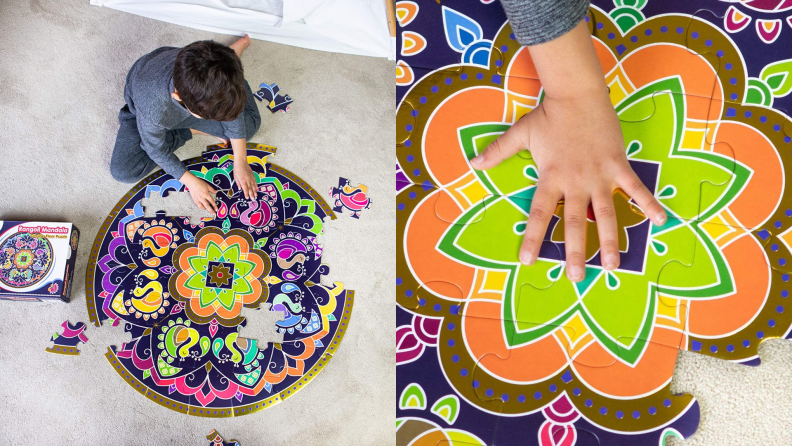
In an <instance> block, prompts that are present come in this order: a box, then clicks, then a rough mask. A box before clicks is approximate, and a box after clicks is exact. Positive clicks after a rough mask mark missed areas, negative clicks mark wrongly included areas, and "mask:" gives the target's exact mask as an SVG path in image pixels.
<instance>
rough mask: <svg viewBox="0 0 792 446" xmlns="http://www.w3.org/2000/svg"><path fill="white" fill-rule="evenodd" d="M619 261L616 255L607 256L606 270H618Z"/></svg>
mask: <svg viewBox="0 0 792 446" xmlns="http://www.w3.org/2000/svg"><path fill="white" fill-rule="evenodd" d="M618 261H619V259H618V257H616V255H615V254H608V255H606V256H605V269H608V270H612V269H616V262H618Z"/></svg>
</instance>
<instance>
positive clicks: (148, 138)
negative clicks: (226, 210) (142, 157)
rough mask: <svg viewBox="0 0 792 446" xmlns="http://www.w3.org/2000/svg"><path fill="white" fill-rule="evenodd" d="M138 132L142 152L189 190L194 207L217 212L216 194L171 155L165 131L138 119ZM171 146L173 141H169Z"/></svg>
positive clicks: (171, 151) (177, 158)
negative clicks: (214, 195)
mask: <svg viewBox="0 0 792 446" xmlns="http://www.w3.org/2000/svg"><path fill="white" fill-rule="evenodd" d="M137 124H138V132H139V133H140V146H141V148H142V149H143V151H145V152H146V154H147V155H148V156H149V158H151V159H152V161H154V162H155V163H157V165H158V166H160V167H161V168H162V170H164V171H165V173H167V174H169V175H170V176H172V177H173V178H178V179H179V181H181V182H182V184H184V185H185V186H187V189H189V190H190V197H191V198H192V199H193V202H194V203H195V205H196V206H198V207H199V208H201V209H205V210H207V211H208V210H211V211H213V212H217V204H216V203H215V200H214V197H213V196H212V194H214V193H217V191H215V189H214V188H213V187H212V186H210V185H209V184H208V183H206V182H205V181H203V180H200V179H198V177H196V176H195V175H193V174H191V173H190V171H188V170H187V167H185V166H184V163H182V162H181V161H180V160H179V157H177V156H176V155H174V154H173V150H172V147H168V143H169V141H168V138H167V136H166V135H167V132H168V130H167V129H164V128H162V127H160V126H158V125H155V124H152V123H149V122H148V121H146V120H145V119H143V118H140V117H139V118H138V121H137ZM170 143H171V144H173V141H170Z"/></svg>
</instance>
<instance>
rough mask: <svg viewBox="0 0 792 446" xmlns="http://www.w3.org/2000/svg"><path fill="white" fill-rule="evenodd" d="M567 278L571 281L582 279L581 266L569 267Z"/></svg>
mask: <svg viewBox="0 0 792 446" xmlns="http://www.w3.org/2000/svg"><path fill="white" fill-rule="evenodd" d="M569 278H570V279H571V280H572V281H573V282H579V281H581V280H583V268H581V267H579V266H573V267H571V268H569Z"/></svg>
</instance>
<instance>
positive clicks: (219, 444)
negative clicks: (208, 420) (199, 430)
mask: <svg viewBox="0 0 792 446" xmlns="http://www.w3.org/2000/svg"><path fill="white" fill-rule="evenodd" d="M206 439H207V440H209V446H240V443H239V442H238V441H236V440H234V439H233V438H232V439H231V440H228V441H225V440H224V439H223V437H222V436H221V435H220V434H219V433H218V432H217V431H216V430H214V429H212V432H209V435H207V436H206Z"/></svg>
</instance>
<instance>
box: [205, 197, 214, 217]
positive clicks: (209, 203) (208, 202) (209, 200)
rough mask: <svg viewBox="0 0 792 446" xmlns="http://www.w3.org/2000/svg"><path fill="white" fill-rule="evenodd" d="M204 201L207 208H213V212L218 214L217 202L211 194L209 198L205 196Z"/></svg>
mask: <svg viewBox="0 0 792 446" xmlns="http://www.w3.org/2000/svg"><path fill="white" fill-rule="evenodd" d="M204 201H205V203H206V205H207V207H206V210H207V211H208V210H210V209H211V210H212V212H214V213H215V214H216V213H217V203H215V201H214V198H212V197H211V196H209V197H208V198H205V199H204Z"/></svg>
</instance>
